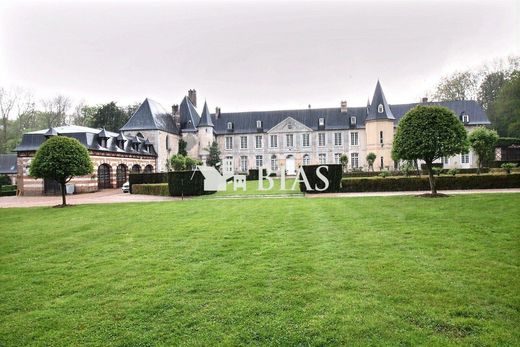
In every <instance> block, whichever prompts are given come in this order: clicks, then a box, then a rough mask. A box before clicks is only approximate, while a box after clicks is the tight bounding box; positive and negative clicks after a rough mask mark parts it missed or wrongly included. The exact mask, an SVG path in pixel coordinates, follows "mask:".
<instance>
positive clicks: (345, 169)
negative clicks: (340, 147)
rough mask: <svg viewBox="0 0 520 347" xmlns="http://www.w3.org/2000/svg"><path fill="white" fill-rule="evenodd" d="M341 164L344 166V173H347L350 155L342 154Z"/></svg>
mask: <svg viewBox="0 0 520 347" xmlns="http://www.w3.org/2000/svg"><path fill="white" fill-rule="evenodd" d="M339 162H340V163H341V165H342V166H343V172H347V165H348V155H346V154H342V155H341V157H339Z"/></svg>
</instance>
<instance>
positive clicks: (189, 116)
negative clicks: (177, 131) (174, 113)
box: [179, 96, 200, 132]
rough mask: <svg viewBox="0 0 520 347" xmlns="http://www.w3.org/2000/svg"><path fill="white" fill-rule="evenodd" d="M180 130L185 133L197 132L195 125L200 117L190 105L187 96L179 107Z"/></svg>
mask: <svg viewBox="0 0 520 347" xmlns="http://www.w3.org/2000/svg"><path fill="white" fill-rule="evenodd" d="M179 113H180V123H181V129H182V131H185V132H194V131H197V125H198V124H199V121H200V116H199V114H198V112H197V109H196V108H195V106H194V105H193V104H192V103H191V100H190V98H188V97H187V96H185V97H184V99H182V102H181V104H180V106H179Z"/></svg>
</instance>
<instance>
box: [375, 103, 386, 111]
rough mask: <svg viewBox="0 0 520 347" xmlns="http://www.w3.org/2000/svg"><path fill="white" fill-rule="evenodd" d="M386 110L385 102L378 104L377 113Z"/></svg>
mask: <svg viewBox="0 0 520 347" xmlns="http://www.w3.org/2000/svg"><path fill="white" fill-rule="evenodd" d="M384 111H385V108H384V107H383V104H379V106H377V113H383V112H384Z"/></svg>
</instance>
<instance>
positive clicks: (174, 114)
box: [172, 104, 181, 128]
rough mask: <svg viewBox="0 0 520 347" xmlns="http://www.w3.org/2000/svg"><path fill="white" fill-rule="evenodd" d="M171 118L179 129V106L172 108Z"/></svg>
mask: <svg viewBox="0 0 520 347" xmlns="http://www.w3.org/2000/svg"><path fill="white" fill-rule="evenodd" d="M172 117H173V122H174V123H175V125H176V126H177V128H180V127H181V115H180V114H179V105H177V104H175V105H173V106H172Z"/></svg>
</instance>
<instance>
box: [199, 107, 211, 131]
mask: <svg viewBox="0 0 520 347" xmlns="http://www.w3.org/2000/svg"><path fill="white" fill-rule="evenodd" d="M212 126H214V125H213V119H211V114H210V113H209V110H208V104H207V103H206V102H205V101H204V109H203V110H202V116H200V120H199V124H198V125H197V128H198V127H212Z"/></svg>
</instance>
